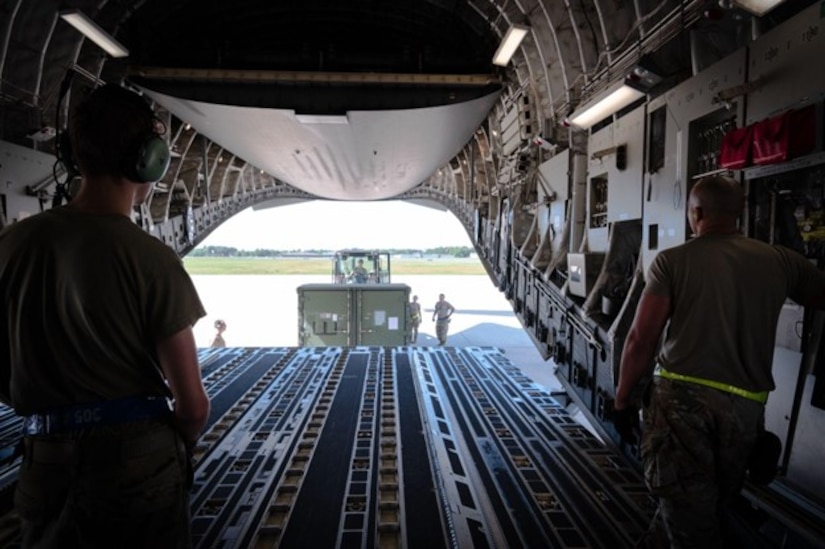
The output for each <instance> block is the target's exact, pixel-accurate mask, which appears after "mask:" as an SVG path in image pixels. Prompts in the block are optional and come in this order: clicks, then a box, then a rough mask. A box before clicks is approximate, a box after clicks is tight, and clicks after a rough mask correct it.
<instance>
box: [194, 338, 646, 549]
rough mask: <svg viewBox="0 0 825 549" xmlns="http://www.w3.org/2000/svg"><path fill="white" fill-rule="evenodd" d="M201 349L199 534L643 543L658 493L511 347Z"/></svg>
mask: <svg viewBox="0 0 825 549" xmlns="http://www.w3.org/2000/svg"><path fill="white" fill-rule="evenodd" d="M201 362H202V364H203V367H204V372H205V382H206V384H207V390H208V392H209V393H210V396H211V398H212V402H213V411H212V416H211V417H210V425H209V427H208V429H207V431H206V433H205V435H204V437H203V441H202V443H201V444H200V445H199V447H198V450H197V454H196V456H197V460H198V465H197V469H196V474H195V487H194V490H193V495H192V512H193V534H194V537H195V544H196V546H198V547H204V548H207V547H208V548H215V547H242V548H246V547H271V546H279V547H413V548H415V547H428V548H430V547H432V548H436V547H632V546H633V545H634V544H635V543H636V541H637V540H638V539H639V538H641V537H642V536H643V534H644V532H645V531H646V529H647V527H648V524H649V522H650V519H651V517H652V515H653V512H654V509H655V505H654V503H653V501H652V500H651V499H650V498H649V496H648V495H647V491H646V489H645V487H644V484H643V482H642V480H641V478H640V477H639V476H638V473H636V472H635V470H634V469H632V467H631V466H630V465H629V464H627V463H626V461H625V460H624V459H623V458H622V457H621V455H620V454H619V452H618V451H616V450H614V449H612V448H610V447H607V446H605V445H603V444H602V443H601V442H600V441H599V440H598V439H597V438H596V437H594V436H593V435H592V434H591V433H590V432H589V431H588V430H587V429H585V428H584V427H583V426H581V425H580V424H578V423H577V422H576V421H575V420H574V419H573V418H572V417H571V416H570V415H569V414H568V413H567V412H566V411H565V409H564V408H563V407H562V405H561V404H560V403H559V402H558V401H556V400H555V399H554V398H553V397H552V396H551V395H550V394H549V393H548V392H547V391H546V390H544V389H543V388H541V387H539V386H538V385H536V384H534V383H533V382H532V381H531V380H530V379H528V378H527V377H525V376H524V375H523V374H522V373H521V371H520V370H519V369H518V368H517V367H515V366H514V365H513V364H512V363H511V362H510V361H509V360H508V359H507V358H506V357H505V355H504V354H503V353H502V352H501V351H500V350H498V349H494V348H480V347H474V348H460V349H459V348H449V347H447V348H411V347H397V348H390V347H352V348H339V347H327V348H306V349H296V348H267V349H264V348H261V349H222V350H214V349H208V350H206V349H204V350H202V351H201ZM206 372H208V373H206Z"/></svg>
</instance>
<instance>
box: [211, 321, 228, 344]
mask: <svg viewBox="0 0 825 549" xmlns="http://www.w3.org/2000/svg"><path fill="white" fill-rule="evenodd" d="M215 330H217V331H216V332H215V338H214V339H213V340H212V347H226V341H224V339H223V333H224V332H225V331H226V322H224V321H223V320H221V319H218V320H216V321H215Z"/></svg>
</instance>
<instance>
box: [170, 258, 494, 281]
mask: <svg viewBox="0 0 825 549" xmlns="http://www.w3.org/2000/svg"><path fill="white" fill-rule="evenodd" d="M183 263H184V265H185V266H186V270H187V272H189V274H193V275H211V274H214V275H240V274H249V275H259V274H262V275H324V274H329V275H331V274H332V261H331V260H329V259H270V258H263V257H262V258H253V257H186V258H184V260H183ZM390 266H391V267H392V274H393V275H396V276H397V275H430V274H431V275H482V274H485V271H484V267H482V266H481V263H480V262H479V261H478V260H477V259H436V260H426V259H398V260H393V261H392V264H391V265H390Z"/></svg>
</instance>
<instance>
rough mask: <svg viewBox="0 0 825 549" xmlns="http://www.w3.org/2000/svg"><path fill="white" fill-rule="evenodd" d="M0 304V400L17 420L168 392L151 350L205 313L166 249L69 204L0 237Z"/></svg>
mask: <svg viewBox="0 0 825 549" xmlns="http://www.w3.org/2000/svg"><path fill="white" fill-rule="evenodd" d="M0 306H2V310H0V398H1V399H2V400H3V401H4V402H6V403H7V404H10V405H11V406H13V407H14V408H15V409H16V411H17V413H19V414H31V413H39V412H44V411H47V410H51V409H54V408H57V407H60V406H65V405H71V404H79V403H86V402H95V401H100V400H110V399H116V398H121V397H128V396H138V395H147V396H149V395H169V389H168V387H167V385H166V383H165V380H164V377H163V374H162V371H161V368H160V364H159V360H158V357H157V353H156V344H157V342H158V341H160V340H163V339H164V338H166V337H168V336H171V335H173V334H175V333H177V332H179V331H180V330H182V329H184V328H186V327H188V326H192V325H193V324H194V323H195V322H196V321H197V319H198V318H200V317H202V316H203V315H204V314H205V312H204V309H203V306H202V304H201V302H200V299H199V297H198V295H197V292H196V290H195V287H194V285H193V284H192V281H191V279H190V277H189V275H188V273H187V272H186V270H185V269H184V268H183V263H182V262H181V260H180V258H179V257H178V256H177V254H176V253H175V252H174V251H173V250H172V249H171V248H169V247H168V246H166V245H165V244H163V243H162V242H161V241H160V240H158V239H156V238H155V237H153V236H151V235H150V234H148V233H146V232H145V231H143V230H142V229H141V228H140V227H138V226H137V225H136V224H134V223H133V222H132V221H131V220H130V219H129V218H127V217H125V216H122V215H109V214H88V213H82V212H79V211H76V210H74V209H73V208H71V206H67V207H61V208H54V209H51V210H48V211H46V212H44V213H42V214H38V215H36V216H33V217H30V218H27V219H24V220H22V221H20V222H18V223H15V224H13V225H10V226H8V227H6V228H5V229H4V230H3V231H2V232H0ZM6 381H7V382H8V385H6V384H5V382H6Z"/></svg>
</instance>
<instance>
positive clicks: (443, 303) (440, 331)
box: [433, 294, 455, 345]
mask: <svg viewBox="0 0 825 549" xmlns="http://www.w3.org/2000/svg"><path fill="white" fill-rule="evenodd" d="M454 312H455V308H454V307H453V306H452V305H450V302H449V301H447V300H445V299H444V294H438V301H436V303H435V307H433V322H435V335H436V337H437V338H438V344H439V345H446V344H447V331H448V329H449V327H450V317H451V316H453V313H454Z"/></svg>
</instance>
